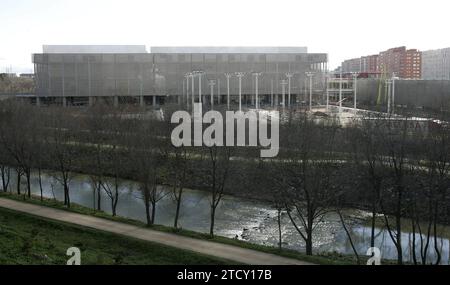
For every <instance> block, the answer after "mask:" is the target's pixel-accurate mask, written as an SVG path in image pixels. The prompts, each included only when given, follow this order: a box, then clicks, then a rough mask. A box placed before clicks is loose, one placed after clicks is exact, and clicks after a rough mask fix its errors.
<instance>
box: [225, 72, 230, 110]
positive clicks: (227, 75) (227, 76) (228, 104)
mask: <svg viewBox="0 0 450 285" xmlns="http://www.w3.org/2000/svg"><path fill="white" fill-rule="evenodd" d="M225 77H226V78H227V109H228V110H230V77H231V73H225Z"/></svg>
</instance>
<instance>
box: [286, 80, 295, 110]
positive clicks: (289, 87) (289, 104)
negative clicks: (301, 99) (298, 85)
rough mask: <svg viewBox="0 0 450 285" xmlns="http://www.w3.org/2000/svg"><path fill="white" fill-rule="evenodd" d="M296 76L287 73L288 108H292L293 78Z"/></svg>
mask: <svg viewBox="0 0 450 285" xmlns="http://www.w3.org/2000/svg"><path fill="white" fill-rule="evenodd" d="M292 76H294V73H292V72H288V73H286V77H287V79H288V107H291V78H292Z"/></svg>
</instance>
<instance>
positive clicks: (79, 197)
mask: <svg viewBox="0 0 450 285" xmlns="http://www.w3.org/2000/svg"><path fill="white" fill-rule="evenodd" d="M13 176H14V175H13ZM0 181H1V178H0ZM22 183H24V184H23V185H22V189H23V191H25V189H26V185H25V183H26V180H25V178H23V179H22ZM42 183H43V189H44V196H45V197H47V198H56V199H57V200H63V189H62V186H61V184H60V183H59V182H58V181H57V180H56V179H55V178H54V177H53V176H51V175H48V174H43V175H42ZM31 184H32V192H33V194H35V195H39V194H40V190H39V182H38V178H37V175H36V174H34V175H33V176H32V183H31ZM15 185H16V182H15V179H14V178H13V177H12V181H11V187H13V188H12V189H14V190H13V191H15ZM161 187H163V186H161ZM163 190H164V191H166V193H167V195H166V196H165V197H164V198H163V199H162V200H161V201H160V202H158V204H157V209H156V224H161V225H166V226H172V225H173V218H174V214H175V201H174V199H173V198H172V195H171V192H170V190H169V189H163ZM70 198H71V202H72V203H77V204H80V205H82V206H85V207H90V208H92V207H93V191H92V185H91V183H90V179H89V177H88V176H86V175H77V176H75V177H74V178H73V179H72V181H71V183H70ZM209 203H210V202H209V193H208V192H205V191H198V190H185V191H184V193H183V198H182V205H181V211H180V218H179V226H181V227H182V228H184V229H188V230H192V231H197V232H204V233H207V232H209V222H210V216H209V215H210V208H209ZM102 210H104V211H105V212H107V213H111V206H110V200H109V197H108V196H107V195H106V194H105V193H103V192H102ZM117 214H118V215H119V216H123V217H127V218H131V219H135V220H139V221H143V222H145V208H144V203H143V201H142V199H141V195H140V192H139V191H138V185H137V183H136V182H133V181H126V180H124V181H123V182H122V184H121V188H120V196H119V202H118V205H117ZM367 215H368V213H365V212H363V211H352V215H351V217H352V218H351V219H350V221H349V225H348V226H349V228H350V231H351V234H352V237H353V240H354V243H355V246H356V248H357V250H358V252H359V253H360V254H361V255H365V254H366V252H367V249H368V248H369V247H370V232H371V229H370V227H367V226H365V225H364V217H365V216H367ZM215 233H216V234H217V235H220V236H224V237H229V238H238V239H240V240H245V241H248V242H251V243H256V244H263V245H271V246H276V245H277V244H278V224H277V211H276V210H275V209H273V208H271V207H270V205H268V204H265V203H262V202H259V201H255V200H249V199H242V198H236V197H232V196H224V198H223V200H222V202H221V203H220V205H219V206H218V209H217V214H216V226H215ZM376 234H377V237H376V242H375V243H376V244H375V246H376V247H378V248H380V250H381V254H382V258H386V259H396V257H397V252H396V248H395V246H394V244H393V242H392V240H391V238H390V236H389V234H388V232H387V231H386V230H385V229H381V228H377V230H376ZM418 239H419V236H418V235H417V237H416V240H417V242H418ZM282 240H283V247H284V248H289V249H294V250H298V251H302V250H304V245H305V244H304V242H303V240H302V239H301V237H300V235H299V234H298V233H297V232H296V230H295V228H294V227H293V226H292V224H291V222H290V220H289V218H288V217H287V215H283V216H282ZM402 240H403V248H404V260H406V261H409V260H411V244H412V242H411V241H412V234H411V233H408V232H402ZM417 245H418V243H417ZM313 247H314V252H315V253H319V252H320V253H324V252H338V253H342V254H353V251H352V248H351V246H350V242H349V240H348V238H347V235H346V234H345V231H344V229H343V228H342V225H341V223H340V221H339V217H338V216H337V215H336V214H333V213H329V214H327V215H326V216H325V218H324V219H323V221H322V222H321V223H320V224H319V225H318V226H317V227H316V229H315V230H314V244H313ZM438 247H439V248H441V254H442V262H441V263H442V264H450V260H449V251H450V242H449V239H446V238H439V239H438ZM429 251H430V252H429V261H428V262H431V261H433V260H435V252H434V243H433V241H431V244H430V250H429ZM418 256H420V254H419V253H418Z"/></svg>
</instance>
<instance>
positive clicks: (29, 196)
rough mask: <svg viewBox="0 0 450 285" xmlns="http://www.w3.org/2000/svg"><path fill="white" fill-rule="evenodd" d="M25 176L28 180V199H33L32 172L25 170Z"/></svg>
mask: <svg viewBox="0 0 450 285" xmlns="http://www.w3.org/2000/svg"><path fill="white" fill-rule="evenodd" d="M25 176H26V178H27V196H28V198H31V181H30V180H31V170H30V169H27V170H25Z"/></svg>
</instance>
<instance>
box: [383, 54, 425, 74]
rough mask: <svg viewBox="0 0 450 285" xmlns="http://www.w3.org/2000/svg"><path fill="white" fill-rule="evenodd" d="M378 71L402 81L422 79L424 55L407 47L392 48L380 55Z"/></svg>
mask: <svg viewBox="0 0 450 285" xmlns="http://www.w3.org/2000/svg"><path fill="white" fill-rule="evenodd" d="M378 70H379V71H380V72H382V73H386V74H388V75H390V76H392V75H394V74H395V75H396V76H398V77H399V78H402V79H420V78H421V76H422V53H421V52H420V51H418V50H417V49H409V50H407V49H406V47H397V48H391V49H388V50H386V51H383V52H381V53H380V55H379V57H378Z"/></svg>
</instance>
